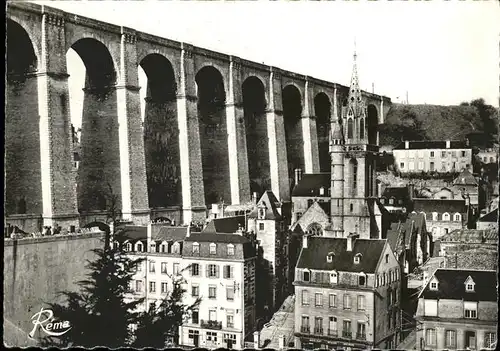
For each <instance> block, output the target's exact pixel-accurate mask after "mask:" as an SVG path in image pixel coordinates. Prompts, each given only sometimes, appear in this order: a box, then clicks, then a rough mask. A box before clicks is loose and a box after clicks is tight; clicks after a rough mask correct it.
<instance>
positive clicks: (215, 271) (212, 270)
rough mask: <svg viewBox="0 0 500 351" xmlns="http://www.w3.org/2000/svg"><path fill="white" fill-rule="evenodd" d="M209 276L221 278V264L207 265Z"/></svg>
mask: <svg viewBox="0 0 500 351" xmlns="http://www.w3.org/2000/svg"><path fill="white" fill-rule="evenodd" d="M207 277H209V278H219V266H217V265H215V264H209V265H207Z"/></svg>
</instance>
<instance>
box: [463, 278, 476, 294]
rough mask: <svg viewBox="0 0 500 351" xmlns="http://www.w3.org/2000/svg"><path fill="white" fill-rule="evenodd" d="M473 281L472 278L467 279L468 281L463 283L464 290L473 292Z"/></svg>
mask: <svg viewBox="0 0 500 351" xmlns="http://www.w3.org/2000/svg"><path fill="white" fill-rule="evenodd" d="M474 285H476V284H474V282H473V281H472V279H470V280H469V279H468V281H467V282H466V283H465V291H467V292H474Z"/></svg>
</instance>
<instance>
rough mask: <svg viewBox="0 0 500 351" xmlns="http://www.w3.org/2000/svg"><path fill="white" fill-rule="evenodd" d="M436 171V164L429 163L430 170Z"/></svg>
mask: <svg viewBox="0 0 500 351" xmlns="http://www.w3.org/2000/svg"><path fill="white" fill-rule="evenodd" d="M434 169H435V168H434V162H431V163H429V170H430V171H431V172H432V171H434Z"/></svg>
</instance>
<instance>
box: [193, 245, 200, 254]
mask: <svg viewBox="0 0 500 351" xmlns="http://www.w3.org/2000/svg"><path fill="white" fill-rule="evenodd" d="M193 253H194V254H199V253H200V244H198V243H193Z"/></svg>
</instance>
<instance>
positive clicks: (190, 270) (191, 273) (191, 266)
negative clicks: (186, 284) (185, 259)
mask: <svg viewBox="0 0 500 351" xmlns="http://www.w3.org/2000/svg"><path fill="white" fill-rule="evenodd" d="M189 273H190V275H191V276H193V264H191V265H190V266H189Z"/></svg>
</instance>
